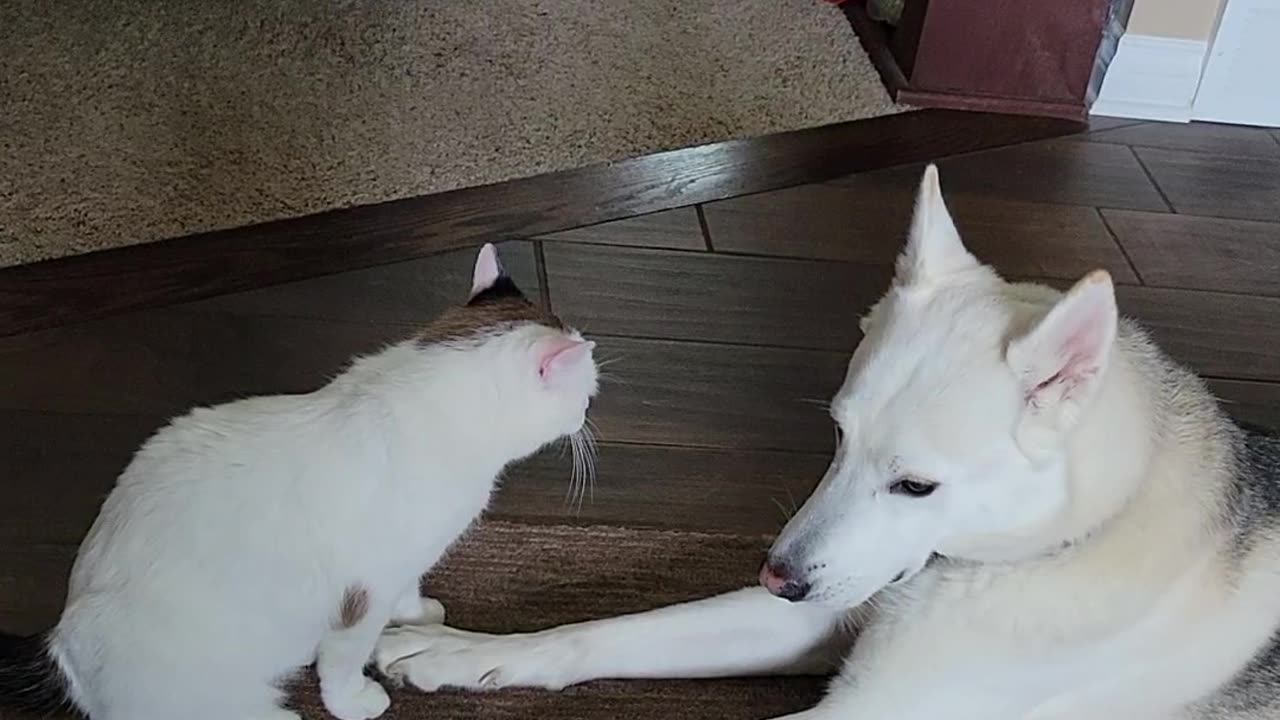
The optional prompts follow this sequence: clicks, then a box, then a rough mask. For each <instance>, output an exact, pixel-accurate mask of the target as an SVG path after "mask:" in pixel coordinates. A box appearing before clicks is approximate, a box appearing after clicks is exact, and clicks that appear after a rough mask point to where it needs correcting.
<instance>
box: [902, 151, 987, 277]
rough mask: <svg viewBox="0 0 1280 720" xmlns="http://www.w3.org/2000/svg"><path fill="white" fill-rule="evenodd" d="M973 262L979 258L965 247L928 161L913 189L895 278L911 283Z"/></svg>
mask: <svg viewBox="0 0 1280 720" xmlns="http://www.w3.org/2000/svg"><path fill="white" fill-rule="evenodd" d="M976 265H978V261H977V260H976V259H974V257H973V255H970V254H969V251H968V250H966V249H965V247H964V243H963V242H961V240H960V233H959V231H957V230H956V225H955V222H953V221H952V219H951V212H950V211H948V210H947V204H946V202H945V201H943V199H942V185H941V183H940V182H939V180H938V168H937V166H936V165H929V167H927V168H925V170H924V177H923V178H921V180H920V189H919V191H917V193H916V206H915V214H914V215H913V216H912V218H911V232H910V233H909V234H908V235H907V246H906V248H905V249H904V250H903V251H902V254H901V255H899V256H898V267H897V274H896V276H895V279H896V280H897V282H898V284H900V285H912V284H915V283H919V282H923V281H927V280H929V279H930V278H938V277H941V276H943V275H947V274H950V273H953V272H957V271H960V270H965V269H967V268H971V267H975V266H976Z"/></svg>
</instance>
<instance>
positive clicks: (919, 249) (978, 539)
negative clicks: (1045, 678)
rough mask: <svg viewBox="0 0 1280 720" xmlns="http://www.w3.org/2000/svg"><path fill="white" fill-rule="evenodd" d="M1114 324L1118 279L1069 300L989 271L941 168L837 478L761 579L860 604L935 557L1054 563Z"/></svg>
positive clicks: (848, 389) (834, 409)
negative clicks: (966, 232) (959, 224)
mask: <svg viewBox="0 0 1280 720" xmlns="http://www.w3.org/2000/svg"><path fill="white" fill-rule="evenodd" d="M1116 327H1117V312H1116V304H1115V295H1114V291H1113V288H1112V284H1111V279H1110V277H1109V276H1108V275H1107V274H1106V273H1105V272H1102V271H1098V272H1095V273H1092V274H1090V275H1088V276H1086V277H1085V278H1084V279H1083V280H1081V281H1080V282H1079V283H1078V284H1076V286H1075V287H1074V288H1073V289H1072V290H1070V291H1069V292H1068V293H1066V294H1060V293H1058V292H1057V291H1054V290H1052V289H1050V288H1047V287H1043V286H1037V285H1029V284H1016V283H1007V282H1005V281H1004V280H1002V279H1001V278H1000V277H999V276H998V275H997V274H996V273H995V271H994V270H992V269H991V268H989V267H987V266H985V265H983V264H981V263H980V262H978V261H977V260H976V259H975V258H974V257H973V256H972V255H970V254H969V252H968V251H967V250H966V249H965V247H964V245H963V244H962V243H961V240H960V236H959V234H958V233H957V231H956V228H955V225H954V223H953V222H952V220H951V216H950V213H949V212H948V211H947V207H946V205H945V203H944V202H943V199H942V194H941V189H940V187H939V183H938V174H937V170H936V169H935V168H934V167H932V166H930V167H929V168H928V169H927V170H926V171H925V174H924V178H923V181H922V182H921V184H920V190H919V195H918V197H917V200H916V208H915V217H914V219H913V221H912V225H911V230H910V235H909V238H908V240H907V244H906V248H905V249H904V250H903V252H902V254H901V256H900V257H899V259H898V263H897V271H896V275H895V278H894V281H893V284H892V286H891V287H890V289H889V291H888V292H887V293H886V294H885V295H884V297H883V298H881V300H880V301H879V302H878V303H877V304H876V305H875V306H874V307H873V308H872V309H871V311H870V313H869V314H868V315H867V316H866V317H865V318H864V319H863V321H862V329H863V332H864V339H863V341H862V343H861V344H860V345H859V346H858V348H857V350H856V351H855V352H854V355H853V358H852V360H850V362H849V370H848V375H847V376H846V379H845V382H844V385H843V387H841V389H840V391H839V392H838V393H837V395H836V397H835V399H834V401H833V402H832V405H831V415H832V418H833V419H834V421H835V423H836V426H837V428H838V434H839V437H840V440H839V443H838V447H837V449H836V452H835V457H834V459H833V460H832V463H831V467H830V468H829V469H828V471H827V474H826V476H825V477H824V478H823V480H822V482H821V484H820V485H819V486H818V488H817V489H816V490H815V491H814V493H813V495H812V497H810V499H809V500H808V502H806V503H805V505H804V507H802V508H801V509H800V511H799V512H798V513H797V514H796V516H795V517H794V518H792V520H791V522H790V523H788V525H787V527H786V528H785V529H784V530H783V532H782V534H781V535H780V536H779V537H778V539H777V542H776V543H775V544H774V547H773V549H772V551H771V552H770V558H769V561H768V562H767V563H766V565H765V568H764V569H762V571H761V581H762V582H763V583H764V584H765V585H766V586H767V587H769V588H770V589H771V590H773V591H774V592H775V593H776V594H778V595H781V596H783V597H786V598H788V599H792V600H800V599H806V600H813V601H818V602H824V603H833V604H841V605H845V606H853V605H856V604H859V603H861V602H862V601H864V600H866V599H867V598H868V597H870V596H871V595H873V594H875V593H876V592H878V591H879V590H881V589H882V588H884V587H885V586H887V585H889V584H892V583H895V582H901V581H905V580H907V579H909V578H911V577H912V576H913V575H915V574H916V573H917V572H919V571H920V570H921V569H922V568H923V567H924V566H925V564H926V563H927V562H928V561H929V560H930V558H932V557H933V556H934V555H935V554H939V555H945V556H949V557H954V558H962V559H967V560H975V561H993V560H1008V559H1014V558H1016V557H1018V556H1019V555H1020V554H1027V553H1033V552H1043V551H1044V550H1045V549H1046V548H1044V547H1039V546H1037V543H1038V542H1040V541H1041V540H1043V538H1044V537H1045V535H1046V533H1045V529H1046V528H1047V527H1049V526H1050V525H1052V524H1053V523H1055V522H1057V521H1058V520H1060V516H1061V515H1063V514H1064V513H1065V512H1066V508H1067V507H1068V504H1069V501H1070V493H1069V484H1068V477H1067V463H1066V461H1065V457H1066V448H1067V442H1068V438H1069V436H1070V435H1071V433H1072V430H1073V428H1074V427H1075V426H1076V425H1077V423H1078V422H1079V420H1080V418H1081V416H1082V414H1083V413H1085V412H1086V411H1087V410H1088V409H1089V408H1090V406H1091V404H1092V403H1093V402H1094V401H1095V400H1096V398H1097V396H1098V393H1097V390H1098V387H1099V385H1100V384H1101V382H1102V379H1103V378H1104V376H1105V374H1106V371H1107V368H1108V363H1109V360H1110V358H1111V350H1112V346H1113V344H1114V342H1115V338H1116Z"/></svg>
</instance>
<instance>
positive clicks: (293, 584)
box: [49, 246, 597, 720]
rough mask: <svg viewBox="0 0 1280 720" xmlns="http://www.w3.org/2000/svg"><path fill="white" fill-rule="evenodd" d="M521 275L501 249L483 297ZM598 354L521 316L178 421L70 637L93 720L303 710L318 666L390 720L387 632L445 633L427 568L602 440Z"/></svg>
mask: <svg viewBox="0 0 1280 720" xmlns="http://www.w3.org/2000/svg"><path fill="white" fill-rule="evenodd" d="M500 275H501V272H500V266H499V265H498V262H497V258H496V255H495V253H494V250H493V248H492V247H491V246H486V248H485V249H484V250H482V251H481V253H480V257H479V259H478V261H477V264H476V270H475V273H474V283H473V288H472V295H473V296H475V295H477V294H479V293H482V292H484V291H485V290H486V289H488V288H489V287H490V286H492V285H493V284H494V283H495V282H496V281H498V280H499V278H500ZM461 311H462V312H466V310H465V308H464V309H462V310H461ZM592 346H593V344H592V343H590V342H586V341H583V340H582V339H581V337H580V336H579V335H578V334H577V333H576V332H574V331H569V330H562V329H560V328H557V327H553V326H550V325H545V324H540V323H537V322H514V323H503V324H500V325H499V326H497V327H491V328H487V329H481V330H480V331H479V332H478V333H477V334H475V335H474V336H472V337H470V338H466V339H462V340H458V341H449V342H437V343H424V342H422V341H420V340H409V341H406V342H403V343H400V344H398V345H394V346H392V347H389V348H387V349H386V350H384V351H382V352H379V353H377V354H375V355H372V356H369V357H364V358H360V359H357V360H356V361H355V362H354V363H353V364H352V365H351V367H350V368H349V369H348V370H347V371H346V372H344V373H343V374H342V375H340V376H339V377H337V378H336V379H335V380H334V381H333V382H331V383H330V384H328V385H327V386H325V387H324V388H322V389H320V390H317V391H315V392H312V393H308V394H304V395H289V396H273V397H258V398H253V399H248V400H241V401H238V402H232V403H229V404H226V405H222V406H219V407H214V408H202V409H197V410H194V411H193V412H191V413H190V414H188V415H186V416H184V417H181V418H178V419H176V420H174V421H173V422H172V423H171V424H170V425H169V426H168V427H166V428H165V429H163V430H161V431H160V432H159V433H157V434H156V435H155V436H154V437H152V438H151V439H150V440H149V441H148V442H147V443H146V444H145V445H144V446H143V447H142V448H141V449H140V450H139V451H138V453H137V454H136V456H135V457H134V459H133V461H132V462H131V463H130V465H129V466H128V468H127V469H126V470H125V471H124V473H123V475H122V476H121V477H120V479H119V482H118V484H117V486H116V488H115V490H114V491H113V492H112V493H111V495H110V496H109V497H108V498H107V500H106V502H105V504H104V506H103V508H102V511H101V513H100V515H99V516H98V518H97V521H96V522H95V523H94V525H93V527H92V529H91V530H90V532H89V534H88V536H87V538H86V539H85V541H84V544H83V545H82V547H81V552H80V555H79V557H78V558H77V560H76V564H75V567H74V570H73V571H72V576H71V583H70V592H69V597H68V601H67V605H66V609H65V611H64V613H63V615H62V619H61V621H60V622H59V624H58V626H57V628H56V629H55V630H54V631H53V632H52V633H51V635H50V640H49V647H50V651H51V653H52V655H53V657H54V658H55V659H56V661H57V663H58V665H59V666H60V668H61V670H62V672H63V673H64V674H65V675H66V679H67V681H68V685H69V694H70V696H71V700H72V701H73V702H74V703H75V704H76V705H77V706H78V707H79V708H80V709H81V710H83V711H85V712H87V713H88V714H89V715H90V717H91V718H93V720H177V719H179V718H181V719H183V720H266V719H267V718H271V719H272V720H277V719H279V720H283V719H285V718H296V717H297V716H296V715H294V714H293V713H291V712H289V711H287V710H283V709H280V707H279V703H280V701H281V699H282V698H281V696H282V693H281V691H280V690H279V689H278V684H279V681H280V680H281V679H282V678H285V677H287V676H288V675H289V674H290V673H292V672H293V671H295V670H296V669H298V668H300V667H302V666H305V665H307V664H308V663H311V662H312V661H313V660H314V661H316V662H317V671H318V674H319V677H320V683H321V688H322V697H323V700H324V703H325V706H326V707H327V708H328V710H329V711H330V712H331V713H333V714H334V715H335V716H337V717H338V718H341V719H342V720H361V719H363V718H371V717H377V716H378V715H380V714H381V713H382V712H383V711H384V710H385V709H386V708H387V706H388V698H387V694H386V692H384V691H383V689H382V687H381V686H379V685H378V684H377V683H375V682H373V681H372V680H369V679H367V678H366V677H365V676H364V674H363V666H364V665H365V663H366V661H367V660H368V658H369V655H370V653H371V651H372V649H373V646H374V643H375V641H376V639H377V638H378V635H379V633H380V632H381V630H382V629H383V627H384V626H385V625H386V624H387V623H388V622H389V621H392V620H400V621H423V620H431V619H438V618H435V617H433V616H434V615H436V614H437V613H438V612H440V611H439V605H438V603H435V602H434V601H432V600H427V599H419V596H418V583H419V578H420V576H421V575H422V574H423V573H424V572H425V571H426V570H428V569H430V567H431V566H432V565H433V564H434V563H435V562H436V561H437V560H438V559H439V558H440V557H441V555H442V554H443V553H444V552H445V550H446V549H447V548H448V547H449V545H450V544H451V543H453V542H454V541H455V540H456V539H457V538H458V537H459V535H461V534H462V533H463V532H464V531H465V530H466V528H467V527H468V526H469V525H470V524H471V523H472V522H473V521H474V520H475V519H476V517H477V516H478V515H479V514H480V513H481V512H482V510H483V509H484V508H485V506H486V504H487V503H488V501H489V496H490V493H491V491H492V490H493V488H494V485H495V481H496V478H497V477H498V475H499V474H500V473H501V471H502V469H503V467H504V466H506V465H507V464H508V463H510V462H512V461H513V460H516V459H519V458H522V457H525V456H527V455H530V454H531V453H533V452H535V451H537V450H538V449H539V448H541V447H542V446H544V445H545V444H547V443H549V442H551V441H553V440H555V439H557V438H559V437H561V436H564V435H567V434H571V433H575V432H577V431H578V430H579V429H580V428H581V427H582V425H583V423H584V417H585V412H586V409H587V405H588V403H589V401H590V398H591V397H593V396H594V394H595V392H596V384H597V375H596V367H595V364H594V362H593V361H592V358H591V348H592ZM344 600H345V601H347V602H348V604H351V605H353V607H349V608H347V610H348V613H347V614H348V615H351V616H354V615H359V618H358V621H356V622H355V623H354V625H353V626H352V627H343V619H342V615H343V609H342V606H343V603H344ZM352 601H354V602H352ZM350 619H351V618H350V617H349V618H348V620H350Z"/></svg>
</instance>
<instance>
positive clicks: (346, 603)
mask: <svg viewBox="0 0 1280 720" xmlns="http://www.w3.org/2000/svg"><path fill="white" fill-rule="evenodd" d="M368 614H369V591H368V590H367V589H366V588H365V587H363V586H361V585H352V586H350V587H348V588H347V589H346V591H345V592H343V593H342V602H341V603H339V605H338V628H339V629H344V630H349V629H351V628H353V627H355V626H356V625H359V624H360V621H361V620H363V619H364V616H365V615H368Z"/></svg>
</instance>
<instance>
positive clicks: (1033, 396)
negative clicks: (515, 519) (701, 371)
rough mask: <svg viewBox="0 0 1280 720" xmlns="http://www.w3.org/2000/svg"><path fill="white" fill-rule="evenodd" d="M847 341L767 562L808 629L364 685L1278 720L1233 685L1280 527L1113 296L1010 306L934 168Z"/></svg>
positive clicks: (1273, 609)
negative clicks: (892, 273)
mask: <svg viewBox="0 0 1280 720" xmlns="http://www.w3.org/2000/svg"><path fill="white" fill-rule="evenodd" d="M1028 241H1032V242H1033V241H1034V238H1029V239H1028ZM863 327H864V331H865V339H864V340H863V342H862V343H861V344H860V346H859V347H858V349H857V351H856V352H855V353H854V355H853V358H852V360H851V362H850V365H849V372H848V376H847V378H846V381H845V383H844V386H843V387H842V388H841V390H840V391H839V393H838V394H837V396H836V397H835V400H834V402H833V403H832V416H833V418H834V419H835V421H836V423H837V424H838V426H839V427H840V428H841V429H842V430H843V436H842V440H841V442H840V444H839V447H838V449H837V450H836V454H835V458H834V460H833V462H832V464H831V467H830V469H829V471H828V472H827V475H826V477H825V478H824V479H823V481H822V482H821V484H820V485H819V486H818V488H817V490H816V491H815V492H814V494H813V495H812V497H811V498H810V499H809V500H808V501H807V502H806V503H805V505H804V507H803V508H802V509H801V510H800V512H799V513H798V514H797V515H796V516H795V517H794V518H793V519H792V520H791V522H790V523H788V525H787V527H786V528H785V529H784V531H783V532H782V534H781V535H780V536H779V537H778V539H777V541H776V543H775V545H774V547H773V550H772V553H771V557H772V559H773V561H774V562H775V563H776V564H777V565H778V566H781V567H786V568H790V570H791V571H792V572H793V573H794V575H795V576H796V577H798V578H800V579H802V580H803V581H804V582H805V583H807V584H808V585H809V587H810V590H809V592H808V595H807V596H806V597H805V599H804V600H803V601H802V602H796V603H789V602H786V601H784V600H781V599H779V598H777V597H774V596H772V595H770V594H769V593H768V592H766V591H765V590H764V589H762V588H752V589H746V590H742V591H739V592H735V593H730V594H728V595H724V596H720V597H714V598H710V599H707V600H703V601H698V602H692V603H688V604H684V605H678V606H673V607H668V608H664V609H660V610H656V611H653V612H649V613H642V614H638V615H632V616H626V617H620V618H615V619H609V620H601V621H594V622H587V623H581V624H577V625H569V626H564V627H559V628H553V629H549V630H545V631H542V632H535V633H530V634H523V635H510V636H495V635H484V634H478V633H469V632H465V631H461V630H456V629H453V628H449V627H446V626H443V625H436V626H423V627H409V628H403V629H398V630H392V631H389V632H388V633H386V634H385V635H384V637H383V639H382V640H381V641H380V643H379V647H378V650H377V652H376V653H375V658H376V661H377V662H378V665H379V667H380V669H382V671H383V672H385V673H387V674H388V675H389V676H391V677H393V678H397V679H402V680H405V681H407V682H409V683H410V684H412V685H414V686H417V687H419V688H423V689H427V690H431V689H435V688H437V687H440V686H442V685H451V686H461V687H470V688H488V687H502V686H509V685H524V686H540V687H548V688H559V687H563V686H566V685H569V684H572V683H578V682H582V681H586V680H589V679H593V678H603V677H608V678H657V677H713V676H724V675H743V674H762V673H794V672H812V671H815V670H821V669H823V668H827V669H834V668H836V667H839V668H840V670H839V674H838V676H837V679H836V680H835V681H834V682H833V684H832V685H831V689H830V692H829V694H828V695H827V697H826V698H825V699H824V700H823V701H822V702H821V703H820V704H819V705H818V706H817V707H815V708H813V709H812V710H810V711H807V712H804V713H801V714H799V715H796V716H794V717H796V718H809V719H812V720H817V719H824V720H825V719H830V720H852V719H857V718H867V719H868V720H882V719H883V718H895V719H897V720H915V719H919V720H926V719H927V720H937V719H938V718H947V719H948V720H964V719H969V718H972V719H973V720H1002V719H1014V718H1018V719H1034V720H1057V719H1062V720H1068V719H1070V720H1081V719H1082V718H1088V719H1089V720H1106V719H1108V718H1115V719H1117V720H1138V719H1143V718H1162V719H1172V718H1208V717H1215V718H1218V717H1221V718H1233V719H1237V720H1239V719H1243V718H1262V717H1277V716H1278V715H1276V714H1275V713H1277V712H1280V704H1277V703H1276V699H1277V697H1280V682H1277V681H1276V678H1275V675H1274V671H1267V670H1265V669H1263V670H1261V671H1250V670H1247V668H1248V667H1249V666H1250V663H1251V660H1253V659H1254V658H1255V656H1258V655H1259V654H1260V653H1262V652H1265V651H1266V648H1267V647H1268V644H1269V642H1270V641H1271V637H1272V635H1273V634H1274V633H1275V631H1276V628H1277V626H1278V625H1280V533H1278V532H1277V530H1276V528H1277V527H1280V522H1277V515H1278V514H1280V508H1276V507H1275V506H1274V505H1275V503H1274V497H1272V498H1270V502H1271V504H1270V505H1268V506H1267V507H1266V508H1265V510H1266V512H1263V513H1261V514H1259V513H1253V515H1250V517H1252V519H1242V518H1244V516H1245V515H1248V513H1245V512H1243V511H1240V510H1239V508H1238V507H1237V506H1238V505H1239V504H1240V502H1239V500H1238V497H1237V496H1238V495H1239V493H1238V492H1237V491H1238V490H1239V487H1238V486H1239V484H1240V483H1241V482H1242V478H1244V476H1245V475H1246V474H1247V472H1246V471H1247V468H1246V467H1245V465H1247V462H1246V460H1245V459H1242V457H1241V455H1240V452H1241V451H1240V448H1241V447H1243V446H1242V445H1241V442H1240V437H1241V435H1240V432H1239V431H1238V430H1237V429H1236V428H1235V427H1234V426H1233V425H1232V424H1231V423H1230V422H1229V421H1228V420H1226V419H1225V418H1224V417H1223V416H1222V414H1221V413H1220V411H1219V410H1218V408H1217V405H1216V403H1215V402H1214V400H1213V398H1212V397H1211V396H1210V395H1209V393H1208V392H1207V391H1206V389H1205V387H1204V385H1203V383H1202V382H1200V381H1199V380H1198V379H1197V378H1196V377H1195V376H1194V375H1192V374H1191V373H1189V372H1187V371H1185V370H1183V369H1181V368H1179V367H1178V366H1176V365H1175V364H1174V363H1172V362H1171V361H1169V360H1168V359H1167V358H1166V357H1165V356H1164V355H1162V354H1161V353H1160V352H1159V351H1158V350H1157V349H1156V348H1155V347H1154V346H1153V345H1152V344H1151V343H1150V342H1149V341H1148V340H1147V339H1146V337H1145V336H1144V335H1143V334H1142V332H1141V331H1140V330H1138V329H1137V328H1136V327H1135V326H1133V325H1131V324H1130V323H1127V322H1121V321H1120V320H1119V319H1118V315H1117V309H1116V305H1115V299H1114V292H1113V289H1112V284H1111V280H1110V278H1109V277H1108V276H1107V275H1106V274H1105V273H1103V272H1095V273H1093V274H1090V275H1089V276H1087V277H1085V278H1084V279H1082V280H1081V281H1080V282H1079V283H1078V284H1077V285H1076V286H1075V287H1074V288H1073V289H1071V290H1070V291H1069V292H1067V293H1065V294H1062V293H1059V292H1057V291H1055V290H1052V289H1050V288H1047V287H1043V286H1039V285H1031V284H1013V283H1006V282H1005V281H1003V280H1002V279H1000V278H999V277H998V276H997V275H996V273H995V272H994V271H993V270H991V269H990V268H989V267H986V266H984V265H982V264H980V263H979V262H978V261H977V260H975V259H974V258H973V257H972V256H971V255H970V254H969V253H968V251H967V250H966V249H965V248H964V246H963V244H962V243H961V241H960V237H959V235H958V233H957V232H956V229H955V226H954V225H953V223H952V220H951V218H950V215H949V213H948V212H947V209H946V206H945V204H944V202H943V200H942V196H941V191H940V189H939V185H938V179H937V172H936V170H935V169H933V168H932V167H931V168H930V169H929V170H928V171H926V173H925V176H924V179H923V182H922V184H921V188H920V194H919V197H918V199H917V204H916V215H915V218H914V222H913V224H912V229H911V233H910V237H909V240H908V243H907V247H906V249H905V251H904V252H903V254H902V256H901V258H900V260H899V263H898V268H897V274H896V278H895V281H894V284H893V286H892V287H891V289H890V290H889V292H888V293H887V294H886V295H885V296H884V298H883V299H882V300H881V301H880V302H879V303H878V304H877V305H876V306H875V307H874V308H873V309H872V311H871V312H870V313H869V315H868V316H867V317H866V318H865V320H864V323H863ZM744 391H746V392H749V389H744ZM1268 447H1270V448H1271V452H1272V453H1273V455H1272V456H1271V457H1272V460H1273V461H1274V458H1275V455H1274V450H1275V446H1268ZM904 479H905V480H913V481H915V482H917V483H924V484H925V485H929V484H933V483H936V484H937V487H936V490H934V492H933V493H932V494H931V495H928V496H926V497H912V496H909V495H908V494H903V493H902V492H900V491H899V490H900V488H901V486H900V485H896V484H895V483H898V482H899V481H901V480H904ZM1255 479H1256V478H1255ZM1271 481H1272V482H1275V481H1276V478H1271ZM1259 502H1261V501H1259ZM1263 504H1265V503H1263ZM1255 509H1256V507H1255ZM855 625H856V626H859V627H860V632H859V633H858V638H857V642H856V643H854V644H852V646H850V645H849V642H850V640H851V637H850V633H849V632H848V630H849V628H850V627H851V626H855ZM1272 652H1274V650H1272ZM842 656H843V657H844V659H843V662H841V657H842ZM1268 672H1270V674H1269V675H1268ZM1251 673H1252V675H1251V676H1250V674H1251ZM1245 676H1250V677H1249V678H1247V679H1249V681H1250V682H1251V683H1252V684H1251V685H1249V686H1248V688H1247V689H1246V690H1243V691H1240V692H1234V694H1233V691H1232V690H1231V688H1230V685H1231V683H1233V682H1239V681H1240V679H1241V678H1242V677H1245ZM1240 687H1244V686H1243V685H1242V686H1240ZM1241 693H1243V694H1241Z"/></svg>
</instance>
